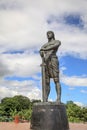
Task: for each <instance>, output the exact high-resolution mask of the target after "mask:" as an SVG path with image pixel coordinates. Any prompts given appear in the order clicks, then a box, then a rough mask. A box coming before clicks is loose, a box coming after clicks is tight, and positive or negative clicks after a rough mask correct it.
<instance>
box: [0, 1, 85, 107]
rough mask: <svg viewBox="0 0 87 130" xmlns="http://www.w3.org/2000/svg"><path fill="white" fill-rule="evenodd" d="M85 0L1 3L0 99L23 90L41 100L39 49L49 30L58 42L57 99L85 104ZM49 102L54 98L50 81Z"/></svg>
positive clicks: (29, 95)
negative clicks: (59, 96) (58, 96)
mask: <svg viewBox="0 0 87 130" xmlns="http://www.w3.org/2000/svg"><path fill="white" fill-rule="evenodd" d="M86 5H87V1H86V0H76V1H75V0H48V1H46V0H44V1H42V0H37V1H34V0H26V1H25V0H1V1H0V100H1V99H2V98H4V97H12V96H14V95H19V94H22V95H24V96H27V97H29V98H30V99H41V95H42V94H41V93H42V85H41V67H40V64H41V57H40V55H39V53H38V52H39V49H40V47H41V46H42V45H43V44H44V43H46V42H47V36H46V32H47V31H48V30H52V31H54V33H55V38H56V39H57V40H60V41H61V43H62V44H61V46H60V48H59V50H58V53H57V56H58V58H59V63H60V83H61V87H62V102H64V103H66V102H67V101H69V100H72V101H74V102H75V103H76V104H78V105H87V101H86V100H87V67H86V66H87V7H86ZM49 100H53V101H55V100H56V92H55V85H54V82H53V81H52V82H51V93H50V96H49Z"/></svg>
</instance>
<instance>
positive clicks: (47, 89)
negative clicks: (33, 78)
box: [45, 77, 50, 102]
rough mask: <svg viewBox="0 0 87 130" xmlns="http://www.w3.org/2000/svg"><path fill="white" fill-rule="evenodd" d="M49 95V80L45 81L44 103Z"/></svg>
mask: <svg viewBox="0 0 87 130" xmlns="http://www.w3.org/2000/svg"><path fill="white" fill-rule="evenodd" d="M49 93H50V78H48V77H47V79H46V87H45V101H46V102H48V96H49Z"/></svg>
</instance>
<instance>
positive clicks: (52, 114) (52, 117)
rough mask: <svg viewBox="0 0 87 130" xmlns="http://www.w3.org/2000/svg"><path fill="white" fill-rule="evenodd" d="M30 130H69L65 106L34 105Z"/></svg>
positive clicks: (56, 104) (51, 104)
mask: <svg viewBox="0 0 87 130" xmlns="http://www.w3.org/2000/svg"><path fill="white" fill-rule="evenodd" d="M31 130H69V125H68V120H67V115H66V108H65V105H64V104H58V103H36V104H35V105H34V107H33V113H32V118H31Z"/></svg>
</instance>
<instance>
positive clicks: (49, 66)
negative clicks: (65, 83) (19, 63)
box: [40, 31, 61, 103]
mask: <svg viewBox="0 0 87 130" xmlns="http://www.w3.org/2000/svg"><path fill="white" fill-rule="evenodd" d="M47 38H48V42H47V43H46V44H44V45H43V46H42V47H41V49H40V55H41V57H42V65H41V66H42V93H43V102H48V96H49V93H50V78H53V80H54V83H55V89H56V93H57V102H58V103H60V102H61V86H60V82H59V62H58V57H57V56H56V52H57V50H58V48H59V46H60V45H61V42H60V41H59V40H55V36H54V32H52V31H48V32H47Z"/></svg>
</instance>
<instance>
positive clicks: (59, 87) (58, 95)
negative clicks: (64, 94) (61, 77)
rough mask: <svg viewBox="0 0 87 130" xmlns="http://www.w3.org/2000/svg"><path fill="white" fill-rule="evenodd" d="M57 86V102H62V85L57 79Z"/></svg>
mask: <svg viewBox="0 0 87 130" xmlns="http://www.w3.org/2000/svg"><path fill="white" fill-rule="evenodd" d="M55 88H56V93H57V102H58V103H60V102H61V85H60V83H59V82H58V81H55Z"/></svg>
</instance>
